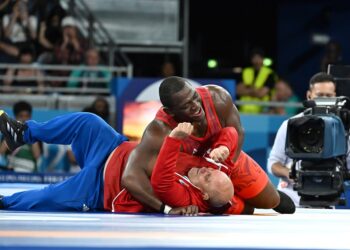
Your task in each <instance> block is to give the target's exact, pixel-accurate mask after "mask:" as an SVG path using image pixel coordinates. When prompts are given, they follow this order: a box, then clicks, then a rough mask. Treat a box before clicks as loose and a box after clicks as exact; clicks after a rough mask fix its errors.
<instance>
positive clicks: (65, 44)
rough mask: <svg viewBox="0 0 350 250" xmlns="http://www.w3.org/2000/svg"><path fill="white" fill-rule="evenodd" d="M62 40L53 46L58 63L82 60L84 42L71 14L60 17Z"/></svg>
mask: <svg viewBox="0 0 350 250" xmlns="http://www.w3.org/2000/svg"><path fill="white" fill-rule="evenodd" d="M61 26H62V29H63V31H62V39H63V40H62V41H61V43H60V44H59V45H58V46H56V48H55V58H56V61H57V63H58V64H63V65H65V64H68V65H72V64H80V63H81V62H82V61H83V56H84V50H85V49H86V42H85V41H84V39H83V38H82V37H81V36H80V33H79V30H78V27H77V22H76V20H75V19H74V18H73V17H71V16H66V17H65V18H63V19H62V22H61Z"/></svg>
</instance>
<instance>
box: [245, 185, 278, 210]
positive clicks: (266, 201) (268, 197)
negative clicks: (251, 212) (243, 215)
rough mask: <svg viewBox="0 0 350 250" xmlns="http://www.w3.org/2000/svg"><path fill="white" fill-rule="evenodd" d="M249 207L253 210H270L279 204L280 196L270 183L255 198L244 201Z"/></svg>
mask: <svg viewBox="0 0 350 250" xmlns="http://www.w3.org/2000/svg"><path fill="white" fill-rule="evenodd" d="M246 202H247V203H249V204H250V205H251V206H253V207H255V208H262V209H270V208H274V207H276V206H278V204H279V203H280V196H279V194H278V192H277V190H276V188H275V187H274V186H273V184H272V183H271V182H268V184H267V185H266V186H265V188H264V189H263V190H262V191H261V192H260V193H259V194H258V195H256V196H255V197H253V198H251V199H248V200H246Z"/></svg>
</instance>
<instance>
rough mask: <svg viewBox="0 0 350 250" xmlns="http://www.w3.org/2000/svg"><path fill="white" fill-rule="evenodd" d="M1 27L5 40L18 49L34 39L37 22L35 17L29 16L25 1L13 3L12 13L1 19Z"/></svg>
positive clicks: (20, 0) (18, 0)
mask: <svg viewBox="0 0 350 250" xmlns="http://www.w3.org/2000/svg"><path fill="white" fill-rule="evenodd" d="M2 25H3V30H4V35H5V38H7V39H8V41H9V42H11V43H12V44H14V45H17V46H19V48H20V47H21V46H22V45H25V46H27V44H28V43H32V41H34V40H35V39H36V30H37V25H38V20H37V18H36V16H34V15H29V11H28V6H27V1H25V0H17V1H16V2H15V4H14V6H13V8H12V13H11V14H8V15H5V16H4V17H3V20H2Z"/></svg>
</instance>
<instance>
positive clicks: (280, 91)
mask: <svg viewBox="0 0 350 250" xmlns="http://www.w3.org/2000/svg"><path fill="white" fill-rule="evenodd" d="M271 101H274V102H280V103H297V102H299V98H298V97H297V96H296V95H294V93H293V90H292V87H291V86H290V84H289V83H288V82H287V81H286V80H284V79H279V80H278V81H277V82H276V84H275V87H274V91H273V93H272V97H271ZM297 112H298V108H297V107H272V108H271V109H270V111H269V113H271V114H277V115H295V114H296V113H297Z"/></svg>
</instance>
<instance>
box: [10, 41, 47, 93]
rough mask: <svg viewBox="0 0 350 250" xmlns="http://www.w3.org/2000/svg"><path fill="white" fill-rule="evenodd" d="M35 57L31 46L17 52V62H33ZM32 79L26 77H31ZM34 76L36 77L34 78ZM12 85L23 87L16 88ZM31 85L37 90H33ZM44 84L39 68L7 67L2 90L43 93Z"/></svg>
mask: <svg viewBox="0 0 350 250" xmlns="http://www.w3.org/2000/svg"><path fill="white" fill-rule="evenodd" d="M34 58H35V54H34V51H33V49H32V48H31V47H27V48H22V49H21V52H20V54H19V63H20V64H26V65H30V64H32V63H33V60H34ZM15 77H20V78H21V79H16V78H15ZM33 77H34V79H27V78H33ZM35 78H36V79H35ZM12 86H14V87H19V86H20V87H25V88H17V89H15V90H14V89H13V88H11V87H12ZM31 87H36V88H37V90H36V91H33V90H32V89H31ZM44 88H45V84H44V81H43V75H42V73H41V71H40V70H37V69H33V68H28V69H14V68H9V69H8V70H7V71H6V74H5V80H4V91H5V92H16V93H33V92H34V93H43V92H44Z"/></svg>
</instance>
